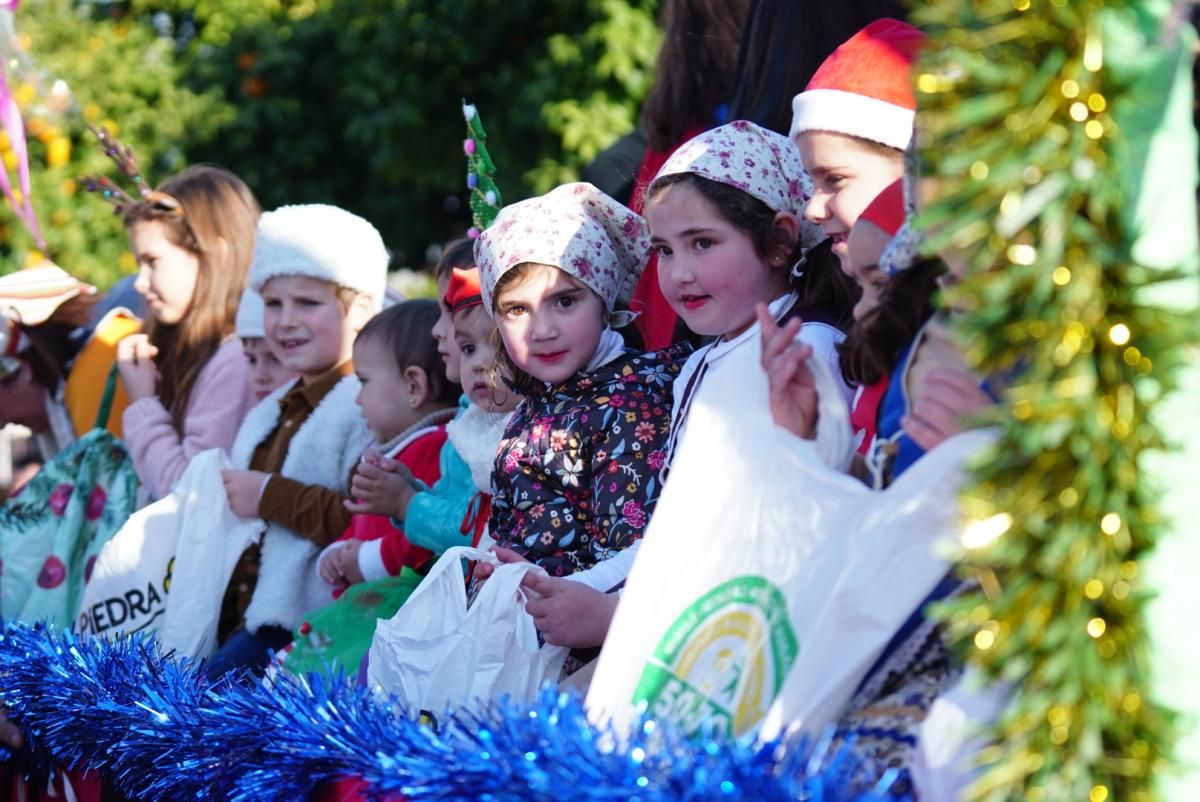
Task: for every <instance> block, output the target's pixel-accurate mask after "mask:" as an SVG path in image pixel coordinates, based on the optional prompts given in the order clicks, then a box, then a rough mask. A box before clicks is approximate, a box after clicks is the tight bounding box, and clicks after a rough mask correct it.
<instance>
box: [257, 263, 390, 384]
mask: <svg viewBox="0 0 1200 802" xmlns="http://www.w3.org/2000/svg"><path fill="white" fill-rule="evenodd" d="M262 299H263V329H264V330H265V331H266V333H267V341H268V344H269V346H270V348H271V350H272V351H274V352H275V354H276V355H277V356H278V357H279V361H280V362H281V363H282V364H283V366H284V367H285V368H287V369H288V370H290V371H294V372H295V373H299V374H300V375H301V376H303V377H304V378H305V379H315V378H317V377H318V376H320V375H321V374H323V373H325V372H327V371H329V370H332V369H333V368H334V367H336V366H338V365H340V364H341V363H342V362H345V361H346V360H347V359H349V358H350V355H351V353H352V348H353V344H354V335H355V333H356V332H357V331H358V330H359V329H361V328H362V327H363V324H365V323H366V322H367V320H368V319H369V318H370V312H369V311H367V310H366V307H365V304H364V302H363V301H362V299H363V296H361V295H360V296H358V297H357V298H356V299H355V300H354V301H353V302H352V303H351V305H350V308H349V309H347V308H346V307H345V306H343V305H342V301H341V300H340V299H339V298H338V295H337V288H335V287H334V286H333V285H332V284H330V283H329V282H328V281H321V280H320V279H316V278H312V277H310V276H275V277H273V278H271V279H270V280H269V281H267V283H266V284H265V285H263V288H262Z"/></svg>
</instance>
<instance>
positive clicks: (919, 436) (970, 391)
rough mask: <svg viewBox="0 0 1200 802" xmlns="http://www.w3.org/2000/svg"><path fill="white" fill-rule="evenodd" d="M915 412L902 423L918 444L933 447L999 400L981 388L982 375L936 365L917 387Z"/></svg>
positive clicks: (901, 420)
mask: <svg viewBox="0 0 1200 802" xmlns="http://www.w3.org/2000/svg"><path fill="white" fill-rule="evenodd" d="M914 395H916V400H915V401H914V403H913V409H912V414H911V415H905V416H904V417H903V418H901V419H900V425H901V426H902V427H903V428H904V431H905V433H906V434H908V436H909V437H911V438H912V439H913V440H914V441H915V442H916V444H917V445H919V446H920V447H921V448H923V449H925V450H926V451H931V450H933V449H934V448H935V447H936V446H938V445H939V444H941V443H942V442H943V441H945V440H948V439H950V438H951V437H952V436H954V435H956V434H958V433H959V432H961V431H963V430H964V429H965V428H966V425H965V420H964V419H965V418H969V417H970V416H972V415H974V414H976V413H978V412H979V411H981V410H984V409H987V408H988V407H989V406H991V405H993V404H994V403H996V402H995V401H994V400H993V399H992V398H991V397H990V396H989V395H988V394H987V393H985V392H984V391H983V390H982V389H980V387H979V378H978V377H977V376H974V375H972V374H971V373H969V372H967V371H965V370H956V369H953V368H936V369H934V370H931V371H929V375H927V376H926V377H925V380H924V381H923V382H922V383H921V386H920V387H918V388H916V390H915V393H914Z"/></svg>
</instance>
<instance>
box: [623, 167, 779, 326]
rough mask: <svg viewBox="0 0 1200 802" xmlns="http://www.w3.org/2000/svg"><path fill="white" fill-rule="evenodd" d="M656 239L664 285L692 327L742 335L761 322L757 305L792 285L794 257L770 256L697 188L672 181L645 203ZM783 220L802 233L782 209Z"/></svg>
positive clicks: (652, 241) (674, 306)
mask: <svg viewBox="0 0 1200 802" xmlns="http://www.w3.org/2000/svg"><path fill="white" fill-rule="evenodd" d="M646 222H647V223H649V224H650V233H651V238H650V245H651V248H652V249H653V250H654V252H655V253H656V254H658V284H659V287H660V288H661V289H662V293H663V296H664V297H666V299H667V302H668V303H670V304H671V308H672V309H674V310H675V312H676V314H678V315H679V316H680V317H681V318H683V322H684V323H686V324H687V326H688V328H689V329H691V330H692V331H694V332H696V333H697V334H704V335H723V336H726V337H735V336H737V335H738V334H741V333H742V332H744V331H745V330H746V329H748V328H749V327H750V325H751V324H752V323H753V322H754V305H755V304H757V303H760V302H761V303H769V302H770V301H772V300H774V299H775V298H778V297H779V296H780V295H782V294H783V293H784V292H786V290H787V273H788V265H787V260H786V259H785V258H783V257H782V256H777V257H773V260H772V258H768V257H764V256H762V255H761V254H759V253H758V251H757V250H756V249H755V247H754V241H753V240H752V239H751V238H750V235H749V234H747V233H746V232H745V231H743V230H742V229H740V228H737V227H736V226H734V225H733V224H732V223H730V222H729V221H728V220H726V219H725V217H724V216H723V215H722V214H721V213H720V211H719V210H718V209H717V207H716V206H715V205H714V204H713V203H712V202H711V201H710V200H708V198H705V197H704V196H703V195H701V194H700V192H699V191H697V190H696V189H695V187H692V186H689V185H687V184H671V185H669V186H667V187H666V188H665V189H663V190H662V191H660V192H658V193H656V194H655V195H654V197H653V198H651V199H650V201H649V202H648V203H647V204H646ZM776 225H778V226H782V227H783V228H785V229H788V230H789V231H790V236H791V238H792V241H793V242H794V241H795V236H796V235H797V234H798V233H799V228H798V225H799V224H798V221H797V220H796V218H795V217H793V216H792V215H789V214H786V213H780V215H779V216H777V218H776Z"/></svg>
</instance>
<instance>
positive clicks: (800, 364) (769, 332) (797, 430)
mask: <svg viewBox="0 0 1200 802" xmlns="http://www.w3.org/2000/svg"><path fill="white" fill-rule="evenodd" d="M754 311H755V314H757V315H758V322H759V324H760V325H761V326H762V366H763V370H764V371H766V374H767V387H768V399H769V402H770V408H771V418H772V420H774V421H775V423H776V424H777V425H779V426H782V427H783V428H785V429H787V430H788V431H789V432H791V433H792V434H794V435H796V436H797V437H802V438H804V439H805V440H811V439H813V437H814V435H815V433H816V428H817V386H816V379H815V377H814V376H813V374H812V371H811V370H810V369H809V367H808V364H807V362H808V358H809V357H810V356H812V346H809V345H804V344H802V343H797V342H795V339H796V335H797V334H798V333H799V332H800V326H801V325H803V324H802V321H801V320H799V319H798V318H796V319H793V320H789V321H788V322H787V323H786V324H784V326H783V327H782V328H780V327H779V326H776V325H775V321H774V320H772V319H771V314H770V312H768V311H767V307H766V304H758V306H757V307H755V310H754Z"/></svg>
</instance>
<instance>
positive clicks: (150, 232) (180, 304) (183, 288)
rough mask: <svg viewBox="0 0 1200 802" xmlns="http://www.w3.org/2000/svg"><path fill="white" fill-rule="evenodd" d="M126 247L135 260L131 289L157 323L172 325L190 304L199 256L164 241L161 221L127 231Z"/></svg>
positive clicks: (165, 232)
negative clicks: (139, 295) (139, 296)
mask: <svg viewBox="0 0 1200 802" xmlns="http://www.w3.org/2000/svg"><path fill="white" fill-rule="evenodd" d="M129 247H130V248H132V249H133V255H134V258H136V259H137V265H138V275H137V280H136V281H134V284H133V286H134V288H135V289H136V290H137V291H138V292H139V293H140V294H141V295H142V297H144V298H145V299H146V303H147V305H149V307H150V312H151V314H153V315H154V318H155V320H157V321H158V322H159V323H165V324H167V325H168V326H174V325H176V324H178V323H179V322H180V321H181V320H183V316H184V315H186V314H187V311H188V309H189V307H191V305H192V294H193V293H195V291H196V277H197V276H198V275H199V273H200V257H198V256H197V255H196V254H194V253H192V252H191V251H189V250H186V249H184V248H180V247H179V246H178V245H175V244H173V243H172V242H171V241H170V240H169V239H168V238H167V225H166V223H163V222H162V221H161V220H142V221H139V222H137V223H134V224H133V225H132V226H130V228H129Z"/></svg>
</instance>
